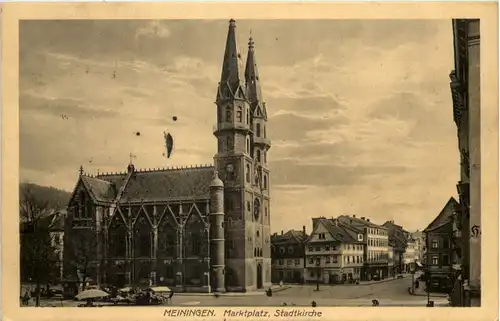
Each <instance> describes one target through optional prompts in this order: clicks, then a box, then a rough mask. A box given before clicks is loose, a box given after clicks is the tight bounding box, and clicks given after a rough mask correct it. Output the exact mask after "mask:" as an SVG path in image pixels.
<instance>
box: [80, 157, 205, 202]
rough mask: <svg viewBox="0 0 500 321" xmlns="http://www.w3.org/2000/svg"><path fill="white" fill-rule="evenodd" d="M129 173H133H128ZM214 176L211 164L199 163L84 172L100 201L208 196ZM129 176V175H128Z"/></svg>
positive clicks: (87, 185)
mask: <svg viewBox="0 0 500 321" xmlns="http://www.w3.org/2000/svg"><path fill="white" fill-rule="evenodd" d="M129 174H130V177H128V176H129ZM213 177H214V167H213V166H212V165H206V166H199V167H189V168H188V167H183V168H169V169H157V170H140V169H139V170H137V169H134V171H133V172H132V173H128V172H124V173H113V174H100V175H97V176H95V177H94V176H88V175H82V176H81V180H82V182H83V184H84V186H85V187H86V188H87V189H88V190H89V192H90V193H91V195H92V196H94V198H95V200H96V201H97V202H104V203H109V202H113V201H115V199H116V198H117V196H118V193H119V191H120V189H122V188H123V192H122V193H121V196H119V198H118V203H128V202H131V203H137V202H161V201H167V200H182V199H200V198H207V197H209V193H210V183H211V182H212V180H213ZM127 178H128V179H127Z"/></svg>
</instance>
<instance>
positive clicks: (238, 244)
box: [214, 19, 271, 291]
mask: <svg viewBox="0 0 500 321" xmlns="http://www.w3.org/2000/svg"><path fill="white" fill-rule="evenodd" d="M252 51H253V45H252ZM251 55H252V57H255V55H254V54H253V53H252V54H251ZM249 59H250V53H249ZM251 61H253V62H254V61H255V59H254V58H251ZM252 65H253V67H252V68H250V69H249V68H248V67H247V73H248V75H250V76H249V77H254V76H255V75H257V77H258V73H257V72H256V71H257V69H256V64H255V63H252ZM247 66H248V64H247ZM246 78H247V77H246V76H245V73H244V71H243V63H242V59H241V55H240V53H239V50H238V44H237V41H236V23H235V21H234V20H233V19H231V20H230V21H229V29H228V34H227V40H226V48H225V52H224V59H223V63H222V73H221V79H220V82H219V85H218V88H217V95H216V101H215V104H216V105H217V126H216V128H215V129H214V135H215V136H216V137H217V146H218V147H217V154H216V155H215V156H214V163H215V169H216V170H217V171H218V172H219V177H220V179H221V180H222V181H223V183H224V212H225V216H224V223H225V240H226V241H225V251H226V253H225V261H226V264H225V286H226V289H227V290H228V291H252V290H255V289H257V288H262V287H265V286H270V282H271V279H270V275H271V270H270V269H271V262H270V261H271V259H270V241H269V235H270V231H269V223H268V222H269V197H268V196H269V194H268V193H265V192H264V193H262V188H264V187H266V189H267V190H268V189H269V178H268V175H269V171H268V170H267V167H265V166H261V165H259V162H258V161H257V158H256V157H261V160H262V161H263V160H264V158H265V156H264V155H265V154H264V151H266V150H267V149H266V148H268V147H266V146H268V144H267V145H266V144H265V143H264V144H263V142H264V141H263V140H262V139H263V138H264V137H261V136H262V135H261V134H260V133H259V136H257V135H256V134H255V133H254V130H255V129H256V128H257V127H256V126H257V124H260V125H259V126H265V122H266V120H267V117H263V118H262V116H265V114H263V113H264V112H265V106H264V104H263V103H262V102H259V103H257V100H258V98H257V97H261V94H260V86H258V84H257V83H255V84H252V85H248V84H245V81H246ZM249 79H250V78H249ZM256 90H258V91H259V94H258V95H256V94H255V93H254V92H255V91H256ZM251 102H254V104H251ZM256 106H260V107H259V108H258V109H259V111H257V112H256V109H257V107H256ZM256 115H259V117H260V118H259V117H256ZM262 128H263V127H260V128H259V130H262ZM262 133H265V130H264V131H263V132H262ZM257 151H258V152H257ZM259 154H260V156H259ZM264 164H265V163H264ZM264 164H262V165H264ZM259 173H265V174H264V175H265V176H264V175H261V174H259ZM259 175H260V176H262V179H261V178H260V176H259ZM264 177H265V178H264ZM266 195H267V196H266ZM266 222H267V223H266ZM265 226H267V228H266V227H265ZM264 257H266V259H264Z"/></svg>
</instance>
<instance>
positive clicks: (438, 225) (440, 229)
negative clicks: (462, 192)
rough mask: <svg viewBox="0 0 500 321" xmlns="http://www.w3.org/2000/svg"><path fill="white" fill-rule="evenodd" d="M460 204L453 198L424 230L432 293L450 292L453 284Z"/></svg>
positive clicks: (427, 267) (427, 268)
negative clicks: (455, 222)
mask: <svg viewBox="0 0 500 321" xmlns="http://www.w3.org/2000/svg"><path fill="white" fill-rule="evenodd" d="M457 205H458V202H457V201H456V200H455V199H454V198H453V197H452V198H450V199H449V200H448V202H447V203H446V205H445V206H444V207H443V209H442V210H441V212H440V213H439V215H438V216H437V217H436V218H435V219H434V220H433V221H432V222H431V223H430V224H429V226H427V227H426V228H425V229H424V233H425V235H426V237H425V239H426V242H427V244H426V249H427V250H426V255H427V260H426V261H427V262H426V270H427V271H428V273H429V275H428V276H429V280H430V289H431V292H432V291H436V292H437V291H440V292H448V291H449V290H451V288H452V286H453V283H452V279H453V277H452V276H453V270H452V266H453V262H452V256H453V246H452V236H453V215H454V213H455V209H456V207H457Z"/></svg>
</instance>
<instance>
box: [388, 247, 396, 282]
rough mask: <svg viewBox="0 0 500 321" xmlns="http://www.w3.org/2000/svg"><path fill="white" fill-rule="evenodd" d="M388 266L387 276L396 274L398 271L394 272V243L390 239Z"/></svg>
mask: <svg viewBox="0 0 500 321" xmlns="http://www.w3.org/2000/svg"><path fill="white" fill-rule="evenodd" d="M387 267H388V274H387V276H389V277H391V276H395V275H396V273H395V272H394V245H393V244H392V243H391V241H390V240H389V246H388V247H387Z"/></svg>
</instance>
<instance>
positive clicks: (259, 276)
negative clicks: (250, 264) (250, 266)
mask: <svg viewBox="0 0 500 321" xmlns="http://www.w3.org/2000/svg"><path fill="white" fill-rule="evenodd" d="M257 289H262V265H261V264H260V263H259V264H257Z"/></svg>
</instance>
